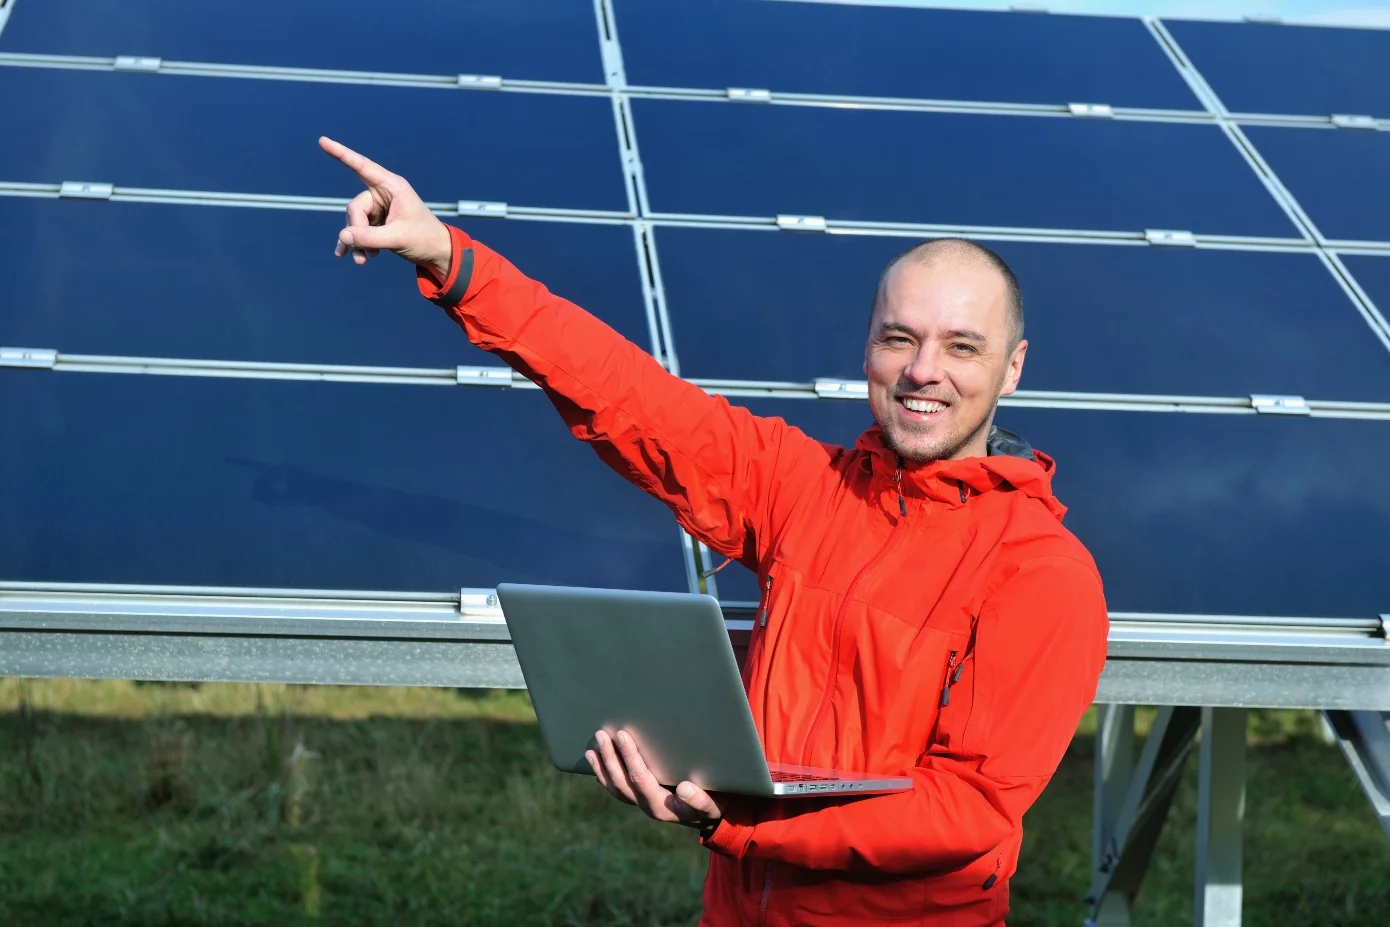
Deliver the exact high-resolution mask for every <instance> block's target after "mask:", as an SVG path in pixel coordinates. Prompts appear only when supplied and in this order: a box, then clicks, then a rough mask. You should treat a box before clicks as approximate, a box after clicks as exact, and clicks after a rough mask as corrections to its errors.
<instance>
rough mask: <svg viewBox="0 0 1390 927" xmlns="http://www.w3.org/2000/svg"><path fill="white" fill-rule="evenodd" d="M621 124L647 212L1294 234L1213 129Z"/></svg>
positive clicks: (937, 118)
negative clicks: (637, 152) (643, 181)
mask: <svg viewBox="0 0 1390 927" xmlns="http://www.w3.org/2000/svg"><path fill="white" fill-rule="evenodd" d="M633 108H634V112H635V113H636V120H637V134H638V137H639V139H640V142H641V146H642V162H643V166H644V168H645V170H646V178H647V192H648V194H649V196H650V198H651V204H652V208H653V209H654V210H656V211H658V212H666V213H714V214H720V215H738V216H771V215H776V214H783V213H787V214H810V215H820V216H825V217H827V218H831V219H845V220H860V221H877V222H912V223H932V224H949V225H994V226H1027V227H1033V228H1054V229H1113V230H1128V231H1134V230H1140V229H1145V228H1173V229H1189V230H1193V231H1198V232H1206V233H1211V234H1229V235H1261V236H1266V235H1267V236H1291V235H1293V234H1295V230H1294V228H1293V226H1292V225H1291V223H1290V222H1289V221H1288V219H1287V217H1285V215H1284V214H1283V212H1282V211H1280V209H1279V207H1278V206H1277V205H1276V203H1275V202H1274V200H1273V199H1272V198H1271V197H1270V196H1269V194H1268V193H1267V192H1266V191H1265V189H1264V187H1263V186H1262V185H1261V184H1260V182H1259V181H1258V180H1257V179H1256V177H1255V173H1254V172H1253V171H1252V170H1251V169H1250V167H1249V166H1248V165H1247V164H1246V163H1245V161H1244V160H1243V159H1242V158H1241V157H1240V155H1239V154H1238V153H1237V151H1236V149H1235V147H1234V146H1233V145H1232V144H1231V143H1230V142H1229V141H1227V139H1226V137H1225V136H1224V135H1223V134H1222V133H1221V130H1220V129H1218V128H1217V127H1215V126H1208V125H1193V124H1162V123H1142V122H1115V121H1110V120H1086V119H1075V118H1071V117H1065V118H1063V117H1058V118H1051V117H1018V116H978V115H965V114H960V113H922V112H903V111H891V110H871V109H831V108H825V107H809V106H778V105H765V104H764V105H757V104H738V103H711V102H688V101H674V100H653V99H638V100H634V101H633Z"/></svg>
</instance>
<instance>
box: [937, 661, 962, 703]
mask: <svg viewBox="0 0 1390 927" xmlns="http://www.w3.org/2000/svg"><path fill="white" fill-rule="evenodd" d="M964 666H965V664H964V663H962V664H961V665H960V666H956V652H955V651H954V650H952V651H951V655H950V656H949V657H947V658H946V685H944V686H942V687H941V707H942V708H945V707H946V706H947V705H949V704H951V686H952V685H954V684H955V681H956V680H957V679H959V678H960V671H961V669H962V668H963V667H964ZM953 670H954V672H953Z"/></svg>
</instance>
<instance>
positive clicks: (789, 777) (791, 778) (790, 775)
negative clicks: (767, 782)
mask: <svg viewBox="0 0 1390 927" xmlns="http://www.w3.org/2000/svg"><path fill="white" fill-rule="evenodd" d="M772 781H773V782H838V781H840V777H839V776H810V775H807V774H806V773H794V772H773V773H772Z"/></svg>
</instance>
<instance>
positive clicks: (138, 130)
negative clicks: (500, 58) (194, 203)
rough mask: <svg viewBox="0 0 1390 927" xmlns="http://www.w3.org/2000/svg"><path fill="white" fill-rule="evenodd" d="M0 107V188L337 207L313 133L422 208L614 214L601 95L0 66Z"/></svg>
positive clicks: (616, 186) (614, 164) (613, 149)
mask: <svg viewBox="0 0 1390 927" xmlns="http://www.w3.org/2000/svg"><path fill="white" fill-rule="evenodd" d="M0 99H4V100H5V105H4V106H3V107H0V135H3V136H4V137H6V138H23V139H26V140H28V144H24V145H5V146H0V176H3V177H5V178H6V179H7V180H21V181H29V182H36V183H57V182H60V181H64V180H85V181H102V182H106V183H114V184H117V185H124V186H130V187H146V188H163V189H169V188H174V189H182V190H212V191H219V192H237V193H271V194H282V195H283V194H288V195H296V196H342V197H348V196H353V195H355V194H356V193H357V192H358V191H359V189H360V187H361V185H360V184H359V183H358V181H357V179H356V178H355V177H353V176H352V174H351V173H350V172H348V171H347V170H344V169H342V168H338V169H336V170H335V169H333V165H331V164H329V163H327V162H326V160H325V158H324V155H323V153H322V152H321V151H319V149H318V145H317V143H316V140H317V138H318V137H319V136H320V135H329V136H332V137H335V138H337V139H338V140H339V141H341V142H343V143H344V144H347V145H350V146H356V147H358V148H360V149H361V150H363V151H367V152H371V154H372V156H373V157H374V159H375V160H377V161H379V162H380V163H381V164H384V165H387V166H388V167H390V169H392V170H394V171H396V172H397V173H399V174H402V175H403V176H405V177H408V178H410V182H411V184H412V185H413V186H414V187H415V189H416V191H417V192H418V193H419V194H420V195H421V196H422V197H424V198H425V199H426V200H433V201H443V202H455V201H457V200H491V201H500V202H505V203H509V204H516V205H523V206H532V205H543V206H547V207H551V208H563V209H587V210H609V211H617V212H625V211H626V210H627V208H628V201H627V192H626V188H625V186H624V182H623V174H622V168H621V162H620V160H619V157H618V143H617V133H616V130H615V129H614V124H613V112H612V107H611V104H610V103H609V101H608V100H607V99H606V98H605V97H599V96H578V95H549V94H537V93H518V94H511V93H507V94H499V93H474V92H459V91H453V92H448V93H446V92H443V91H426V90H420V89H417V88H406V87H385V86H362V85H357V84H332V83H311V82H304V81H289V80H247V79H237V78H233V79H228V78H208V77H183V76H168V75H151V74H133V73H122V72H111V71H80V70H70V69H59V68H26V67H0ZM364 113H371V114H372V117H371V118H370V119H364V118H363V114H364ZM518 126H545V127H546V131H544V132H533V131H517V127H518ZM477 139H486V140H487V142H486V144H478V143H477V142H476V141H475V140H477ZM84 140H85V142H84ZM96 140H102V142H101V143H95V142H96ZM107 140H109V141H107ZM556 164H563V165H565V170H563V171H556V170H554V169H553V167H554V165H556ZM325 168H327V169H325Z"/></svg>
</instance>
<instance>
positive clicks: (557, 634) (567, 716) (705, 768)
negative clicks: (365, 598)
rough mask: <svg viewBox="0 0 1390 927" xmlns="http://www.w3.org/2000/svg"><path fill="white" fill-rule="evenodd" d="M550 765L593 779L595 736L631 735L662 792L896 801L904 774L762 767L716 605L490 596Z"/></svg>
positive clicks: (611, 596)
mask: <svg viewBox="0 0 1390 927" xmlns="http://www.w3.org/2000/svg"><path fill="white" fill-rule="evenodd" d="M497 596H498V599H499V600H500V601H501V603H502V614H503V615H504V616H505V618H506V620H507V627H508V628H509V629H510V631H511V636H512V643H513V644H514V645H515V647H516V656H517V660H518V661H519V662H520V663H521V672H522V674H523V675H524V676H525V677H526V686H527V688H528V689H530V690H531V701H532V704H533V705H534V706H535V709H536V717H537V719H538V720H539V721H540V727H541V734H542V736H544V738H545V745H546V749H547V750H548V751H549V753H550V761H551V762H552V763H554V764H555V766H556V767H557V768H558V769H560V770H562V771H564V772H574V773H583V774H584V775H593V771H592V770H591V769H590V768H589V763H588V761H587V760H586V759H585V758H584V752H585V751H586V750H590V749H593V748H594V746H595V743H594V733H595V732H596V731H599V730H603V731H607V732H608V733H609V734H614V733H616V732H617V731H618V730H620V729H621V730H626V731H627V732H628V733H629V734H631V735H632V737H633V738H634V739H635V741H636V743H637V748H638V750H640V751H641V754H642V757H643V758H644V759H645V760H646V762H647V765H648V766H649V767H650V768H651V770H652V773H653V774H654V775H655V776H656V777H657V779H658V780H660V782H661V783H662V784H663V785H666V786H675V785H677V784H679V783H680V782H682V781H685V780H689V781H690V782H693V783H695V784H696V785H698V786H700V787H701V788H703V789H706V790H709V791H715V792H733V793H737V794H742V795H766V796H788V797H791V796H821V795H827V794H829V795H842V794H854V795H867V794H874V793H881V792H899V791H904V790H906V789H909V788H911V787H912V780H911V779H909V778H907V777H905V776H889V775H872V774H867V773H859V772H845V771H841V770H835V769H819V768H815V767H807V766H788V765H782V764H771V765H770V764H769V763H768V762H767V759H766V757H765V756H764V754H763V749H762V745H761V744H760V743H759V741H758V732H757V729H756V728H755V727H754V725H753V714H752V712H751V711H750V710H749V708H748V699H747V697H746V696H745V695H744V692H743V682H742V679H741V677H740V676H739V668H738V663H737V661H736V660H735V659H734V651H733V647H732V646H731V645H730V643H729V635H728V631H727V630H726V629H725V627H724V615H723V613H722V612H721V611H720V609H719V603H718V601H716V600H715V599H714V598H713V597H712V596H707V595H690V594H684V593H671V592H637V591H630V590H620V589H584V588H577V587H571V586H530V585H520V584H513V583H503V584H501V585H499V586H498V587H497Z"/></svg>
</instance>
